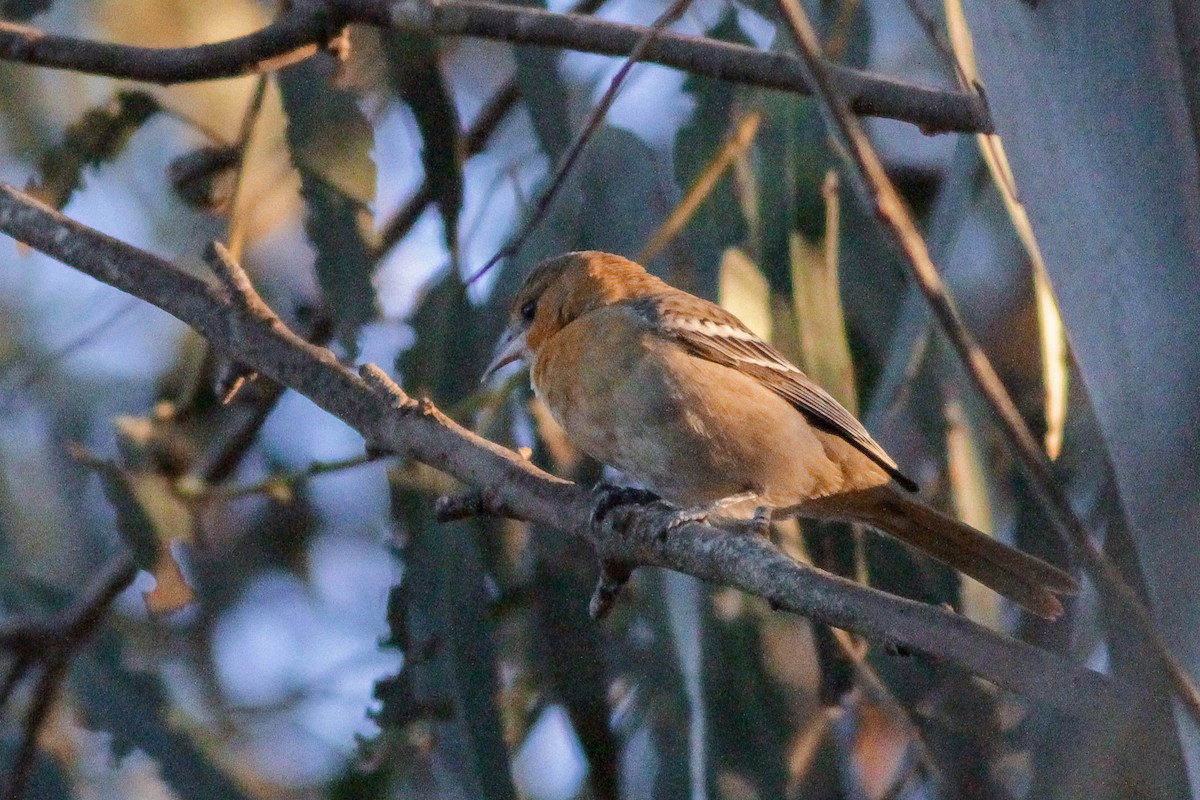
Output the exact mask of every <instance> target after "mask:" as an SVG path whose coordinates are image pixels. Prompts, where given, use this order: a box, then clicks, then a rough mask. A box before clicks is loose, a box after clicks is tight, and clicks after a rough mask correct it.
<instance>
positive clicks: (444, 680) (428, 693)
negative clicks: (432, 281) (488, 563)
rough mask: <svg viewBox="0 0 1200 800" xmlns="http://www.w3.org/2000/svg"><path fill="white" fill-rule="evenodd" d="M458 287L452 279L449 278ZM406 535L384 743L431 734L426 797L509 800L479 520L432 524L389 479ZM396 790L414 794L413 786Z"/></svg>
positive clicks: (420, 503) (383, 685) (395, 602)
mask: <svg viewBox="0 0 1200 800" xmlns="http://www.w3.org/2000/svg"><path fill="white" fill-rule="evenodd" d="M454 279H456V280H457V276H454ZM392 508H393V514H394V515H395V517H396V522H397V524H398V525H400V526H402V529H403V530H404V531H405V532H406V536H405V544H404V547H403V549H402V551H401V557H402V558H403V560H404V567H405V568H404V577H403V582H402V584H401V585H400V588H399V589H397V590H393V592H392V595H391V597H390V598H389V604H388V606H389V607H388V618H389V627H390V636H389V639H390V640H391V642H392V643H395V644H399V645H400V646H401V647H402V648H403V649H404V653H405V661H404V667H403V669H402V670H401V671H400V673H398V674H397V675H394V676H391V677H388V678H385V679H383V680H381V681H379V682H377V683H376V685H375V691H376V696H377V698H379V699H380V700H381V701H382V703H383V705H382V708H381V709H380V711H379V713H378V714H376V715H375V719H376V721H377V722H378V723H379V724H380V725H381V726H383V727H384V734H385V736H386V735H387V734H388V733H389V732H391V733H394V732H396V731H397V730H399V729H402V728H403V727H404V726H407V725H409V724H410V723H413V722H416V721H423V722H424V724H426V725H428V726H429V729H430V731H431V733H432V736H431V739H432V742H433V744H432V748H433V749H434V751H435V753H434V755H433V760H435V761H436V762H437V763H438V764H439V765H440V766H439V768H438V769H433V770H426V769H421V768H416V769H407V770H404V771H405V772H406V773H408V775H409V780H414V781H415V780H422V781H425V782H428V783H431V784H432V787H436V791H434V794H433V795H431V796H438V797H482V798H486V799H487V800H514V798H515V797H516V792H515V790H514V789H513V784H512V779H511V777H510V773H509V755H508V748H507V746H506V743H505V741H504V737H503V726H502V724H501V719H500V714H499V708H498V705H497V698H498V692H499V687H498V685H497V672H496V657H495V651H494V648H493V644H492V638H491V637H492V631H491V626H490V624H489V622H488V617H489V615H488V608H487V603H488V597H487V592H486V585H485V579H486V577H485V572H484V568H483V563H482V559H481V554H480V547H479V538H478V533H477V531H476V530H474V527H475V525H477V524H479V523H478V522H459V523H451V524H448V525H438V524H437V523H436V521H435V520H434V518H433V515H432V513H431V511H432V509H431V506H430V503H429V499H428V497H426V496H425V495H423V494H419V493H417V492H415V491H413V490H412V489H411V488H409V487H407V486H404V485H401V483H400V482H399V481H393V482H392ZM409 789H410V791H409V792H407V793H404V792H402V794H404V796H409V795H413V794H414V793H415V787H409Z"/></svg>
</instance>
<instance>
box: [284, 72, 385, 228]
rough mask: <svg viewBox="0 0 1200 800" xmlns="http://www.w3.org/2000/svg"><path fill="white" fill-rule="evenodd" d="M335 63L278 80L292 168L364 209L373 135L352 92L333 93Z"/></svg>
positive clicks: (370, 189)
mask: <svg viewBox="0 0 1200 800" xmlns="http://www.w3.org/2000/svg"><path fill="white" fill-rule="evenodd" d="M337 68H338V62H337V61H336V60H335V59H334V58H333V57H332V56H328V55H322V56H317V57H314V58H309V59H306V60H304V61H301V62H300V63H298V64H294V65H292V66H290V67H288V68H287V69H284V70H281V71H280V72H279V74H278V80H279V91H280V94H281V96H282V99H283V110H284V113H285V114H287V118H288V127H287V143H288V149H289V150H290V151H291V156H292V163H293V164H295V165H296V167H297V168H304V167H307V168H308V169H310V170H312V171H313V172H315V173H317V174H319V175H321V176H322V177H324V178H325V179H326V180H327V181H329V182H330V183H331V184H332V185H334V186H337V187H338V188H339V189H340V190H341V191H342V192H344V193H345V194H346V195H348V196H350V197H352V198H353V199H354V200H356V201H357V202H358V203H360V204H361V205H363V206H366V205H367V204H368V203H370V202H372V201H373V200H374V199H375V162H374V161H372V160H371V148H372V147H374V144H375V134H374V131H373V130H372V128H371V123H370V121H369V120H368V119H367V118H366V117H365V116H364V115H363V112H362V110H361V109H360V108H359V103H358V98H357V96H356V95H355V93H354V92H352V91H348V90H346V89H342V88H340V87H339V85H338V83H337V80H336V72H337Z"/></svg>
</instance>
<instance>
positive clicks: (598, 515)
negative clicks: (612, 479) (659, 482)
mask: <svg viewBox="0 0 1200 800" xmlns="http://www.w3.org/2000/svg"><path fill="white" fill-rule="evenodd" d="M592 493H593V494H595V495H597V498H596V505H595V507H594V508H593V509H592V525H599V524H600V523H601V522H604V518H605V517H607V516H608V514H609V512H610V511H612V510H613V509H614V508H616V507H617V506H625V505H639V506H643V505H649V504H650V503H656V502H658V501H659V500H660V499H661V498H660V497H659V496H658V495H656V494H655V493H654V492H651V491H648V490H646V489H635V488H633V487H632V486H613V485H612V484H611V483H597V484H596V486H595V488H593V489H592Z"/></svg>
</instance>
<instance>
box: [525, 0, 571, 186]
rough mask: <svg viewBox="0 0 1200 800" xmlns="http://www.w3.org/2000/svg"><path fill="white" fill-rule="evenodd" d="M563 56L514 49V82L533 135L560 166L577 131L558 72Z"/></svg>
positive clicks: (529, 2) (534, 0)
mask: <svg viewBox="0 0 1200 800" xmlns="http://www.w3.org/2000/svg"><path fill="white" fill-rule="evenodd" d="M512 5H518V6H526V7H529V8H545V7H546V4H545V2H539V0H514V2H513V3H512ZM561 56H562V53H560V52H559V51H558V50H554V49H551V48H548V47H532V46H528V45H526V46H521V45H517V46H514V47H513V60H514V61H516V64H517V69H516V73H515V74H514V75H513V79H514V80H515V81H516V82H517V86H518V87H519V88H520V90H521V97H522V99H523V100H524V101H525V107H526V108H527V109H528V110H529V120H530V122H532V123H533V134H534V136H536V137H537V140H538V144H539V145H540V146H541V148H542V152H543V153H545V154H546V155H547V156H548V157H549V158H550V163H551V164H557V163H559V161H560V160H561V159H562V157H563V153H565V152H566V151H567V148H568V147H570V146H571V140H572V138H574V132H573V131H572V130H571V122H570V120H571V114H570V104H569V102H568V101H569V99H570V98H569V93H568V91H567V87H566V84H564V83H563V81H562V76H561V75H559V72H558V61H559V58H561Z"/></svg>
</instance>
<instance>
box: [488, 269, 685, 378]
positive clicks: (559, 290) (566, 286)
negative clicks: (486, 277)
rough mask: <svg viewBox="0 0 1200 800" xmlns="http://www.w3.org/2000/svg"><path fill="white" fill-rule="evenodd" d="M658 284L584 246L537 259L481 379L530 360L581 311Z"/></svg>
mask: <svg viewBox="0 0 1200 800" xmlns="http://www.w3.org/2000/svg"><path fill="white" fill-rule="evenodd" d="M661 285H662V282H661V281H660V280H659V279H658V278H656V277H654V276H653V275H651V274H650V273H648V272H646V270H645V269H643V268H642V266H641V265H640V264H637V263H635V262H633V261H630V260H629V259H627V258H622V257H621V256H617V255H613V254H612V253H602V252H599V251H597V250H585V251H581V252H576V253H567V254H566V255H562V256H558V257H557V258H552V259H549V260H547V261H543V262H542V263H541V264H538V265H537V266H536V267H534V269H533V271H532V272H530V273H529V277H527V278H526V279H525V283H524V284H522V285H521V288H520V290H519V291H518V292H517V294H516V297H515V298H514V299H513V302H512V307H511V310H510V314H509V322H508V327H507V328H505V330H504V333H503V334H502V335H501V336H500V340H499V341H498V342H497V343H496V351H495V355H494V357H493V358H492V363H491V364H489V365H488V367H487V369H486V370H484V373H483V378H482V380H484V381H486V380H487V379H488V378H490V377H491V376H492V375H493V374H494V373H495V372H496V370H498V369H500V368H501V367H503V366H504V365H505V364H509V363H511V362H513V361H517V360H525V361H528V360H530V359H532V358H533V356H535V355H536V354H537V351H538V348H540V347H541V346H542V344H543V343H545V342H546V341H547V340H548V339H550V337H552V336H553V335H554V334H556V333H558V332H559V331H560V330H562V329H563V328H565V327H566V326H567V325H569V324H571V323H572V322H574V321H575V320H576V319H578V318H579V317H581V316H583V315H584V314H586V313H587V312H589V311H592V310H595V309H597V308H603V307H604V306H607V305H611V304H613V303H617V302H620V301H621V300H625V299H627V298H629V297H634V296H637V294H638V293H640V292H644V291H648V290H650V289H652V288H654V287H656V286H661Z"/></svg>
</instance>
